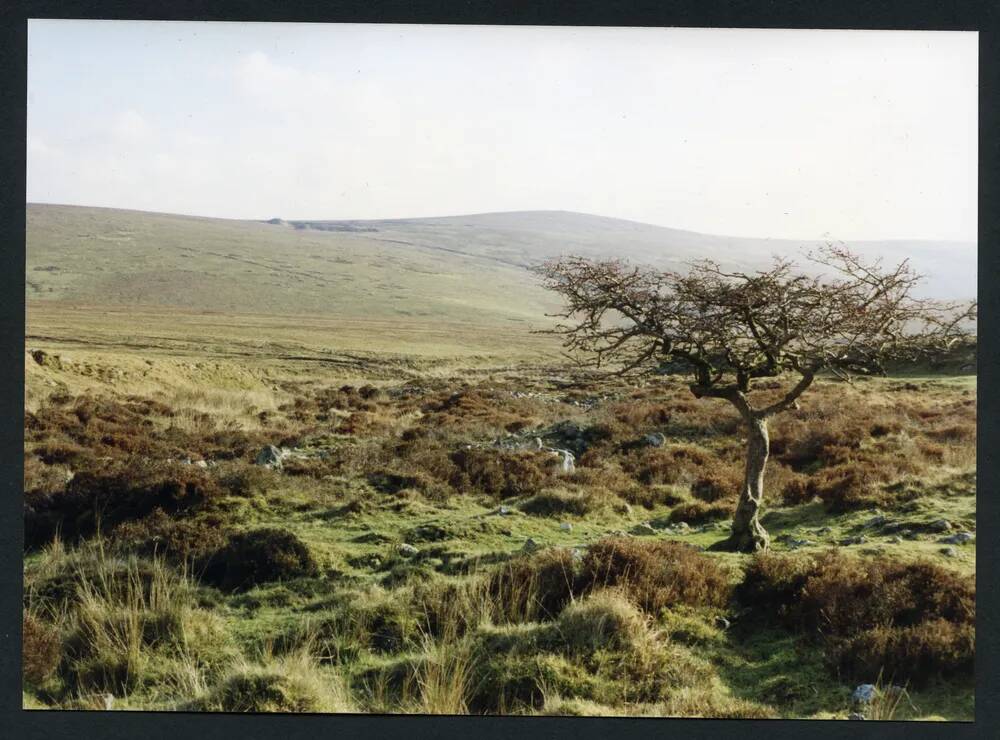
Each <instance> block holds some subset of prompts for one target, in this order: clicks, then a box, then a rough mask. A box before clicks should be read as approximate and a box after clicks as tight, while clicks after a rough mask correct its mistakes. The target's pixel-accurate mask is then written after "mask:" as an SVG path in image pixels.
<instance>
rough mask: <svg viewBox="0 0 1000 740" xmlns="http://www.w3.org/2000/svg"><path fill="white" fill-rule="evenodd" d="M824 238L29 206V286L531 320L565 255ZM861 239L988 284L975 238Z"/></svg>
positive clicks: (72, 295)
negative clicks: (971, 242) (538, 270)
mask: <svg viewBox="0 0 1000 740" xmlns="http://www.w3.org/2000/svg"><path fill="white" fill-rule="evenodd" d="M815 246H816V243H806V242H790V241H778V240H768V239H736V238H730V237H719V236H710V235H705V234H696V233H692V232H686V231H678V230H675V229H665V228H661V227H658V226H650V225H648V224H640V223H635V222H631V221H622V220H618V219H609V218H602V217H599V216H590V215H585V214H577V213H565V212H559V211H539V212H524V213H496V214H480V215H471V216H456V217H450V218H429V219H404V220H392V221H295V222H283V221H279V222H277V223H269V222H256V221H233V220H225V219H209V218H195V217H188V216H175V215H167V214H157V213H145V212H137V211H119V210H111V209H101V208H82V207H74V206H55V205H29V206H28V209H27V272H26V280H27V286H26V290H27V298H28V300H29V301H62V302H72V303H85V304H90V305H102V304H103V305H117V306H123V305H126V306H160V307H177V308H183V309H185V310H195V311H198V310H204V311H218V312H229V313H234V312H238V313H256V314H267V315H285V316H287V315H312V316H321V317H337V318H340V319H357V318H363V319H371V318H378V319H395V320H413V321H416V322H421V323H433V322H438V321H457V322H463V323H468V324H475V325H481V326H525V327H530V326H539V325H544V324H545V322H546V320H545V318H544V314H545V313H546V312H548V311H551V310H552V309H553V308H554V307H555V304H554V303H553V301H552V297H551V296H549V295H546V294H545V293H544V291H542V290H541V288H540V287H539V286H538V284H537V282H536V281H535V280H534V279H533V277H532V276H531V274H530V273H529V272H528V271H527V269H526V268H528V267H530V266H531V265H534V264H537V263H539V262H540V261H542V260H543V259H545V258H548V257H552V256H555V255H558V254H565V253H577V254H583V255H589V256H621V257H627V258H629V259H631V260H633V261H635V262H638V263H648V264H656V265H661V266H673V267H677V266H680V265H681V264H683V263H684V262H687V261H690V260H693V259H702V258H706V257H711V258H713V259H717V260H720V261H722V262H723V263H725V264H729V265H732V266H734V267H741V268H746V269H752V268H753V267H755V266H759V265H762V264H763V263H765V262H766V261H768V260H769V259H770V257H771V255H772V254H801V252H802V250H803V249H807V248H809V247H815ZM852 247H854V248H856V249H857V250H858V251H860V252H861V253H863V254H867V255H871V256H877V255H881V256H884V257H885V258H886V259H888V260H891V261H896V260H900V259H904V258H910V259H911V261H912V263H913V265H914V267H915V268H916V269H917V270H918V271H920V272H922V273H925V274H926V275H927V276H928V280H927V283H926V287H925V288H924V290H925V292H926V294H928V295H935V296H951V297H955V296H968V295H971V294H972V293H974V288H973V287H972V286H974V284H975V275H976V270H975V262H974V260H975V250H974V249H973V248H970V247H969V246H968V245H957V244H942V243H929V242H923V243H922V242H914V241H901V242H860V243H856V244H852Z"/></svg>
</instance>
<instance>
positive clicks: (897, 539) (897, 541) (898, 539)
mask: <svg viewBox="0 0 1000 740" xmlns="http://www.w3.org/2000/svg"><path fill="white" fill-rule="evenodd" d="M889 542H890V543H891V544H893V545H899V544H902V542H903V538H902V537H900V536H899V535H898V534H894V535H893V536H892V537H890V538H889Z"/></svg>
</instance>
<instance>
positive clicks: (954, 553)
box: [938, 545, 958, 558]
mask: <svg viewBox="0 0 1000 740" xmlns="http://www.w3.org/2000/svg"><path fill="white" fill-rule="evenodd" d="M938 552H939V553H941V554H942V555H944V556H945V557H946V558H957V557H958V550H957V549H956V548H955V546H954V545H948V547H942V548H941V549H940V550H938Z"/></svg>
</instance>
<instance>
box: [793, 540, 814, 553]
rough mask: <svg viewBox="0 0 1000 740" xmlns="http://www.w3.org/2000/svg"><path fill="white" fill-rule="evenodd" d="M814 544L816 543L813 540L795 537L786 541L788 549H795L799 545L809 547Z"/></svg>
mask: <svg viewBox="0 0 1000 740" xmlns="http://www.w3.org/2000/svg"><path fill="white" fill-rule="evenodd" d="M814 544H816V543H815V542H813V541H812V540H797V539H795V538H792V539H791V540H789V541H788V549H790V550H797V549H798V548H800V547H809V546H810V545H814Z"/></svg>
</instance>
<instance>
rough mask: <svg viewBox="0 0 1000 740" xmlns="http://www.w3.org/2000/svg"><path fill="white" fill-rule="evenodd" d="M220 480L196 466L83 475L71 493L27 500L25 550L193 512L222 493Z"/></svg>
mask: <svg viewBox="0 0 1000 740" xmlns="http://www.w3.org/2000/svg"><path fill="white" fill-rule="evenodd" d="M219 490H220V489H219V487H218V484H217V483H216V482H215V480H214V479H213V478H212V477H210V476H209V475H208V474H206V473H205V472H204V471H202V470H201V469H200V468H196V467H194V466H192V465H174V464H153V465H145V464H133V465H128V466H125V467H120V468H118V469H115V470H112V471H111V472H107V473H97V472H87V471H84V472H81V473H77V474H76V476H74V477H73V480H71V481H70V482H69V483H68V484H67V486H66V490H65V491H61V492H56V493H54V494H52V495H50V496H42V495H38V496H31V497H26V499H25V513H24V520H25V521H24V528H25V544H26V545H28V546H29V547H30V546H38V545H40V544H42V543H44V542H46V541H48V540H50V539H52V537H53V536H54V535H55V533H56V532H57V531H59V532H60V533H61V534H62V536H63V537H66V538H70V539H71V538H78V537H85V536H88V535H91V534H93V533H94V532H95V531H96V530H97V527H98V523H100V525H101V526H104V527H109V528H110V527H113V526H114V525H116V524H119V523H121V522H125V521H130V520H137V519H141V518H143V517H145V516H148V515H149V514H151V513H153V511H155V510H156V509H160V510H162V511H164V512H166V513H169V514H174V513H177V512H181V511H191V510H193V509H195V508H197V507H199V506H201V505H203V504H205V503H206V502H207V501H208V500H209V499H211V498H213V497H215V496H217V495H218V493H219Z"/></svg>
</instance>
